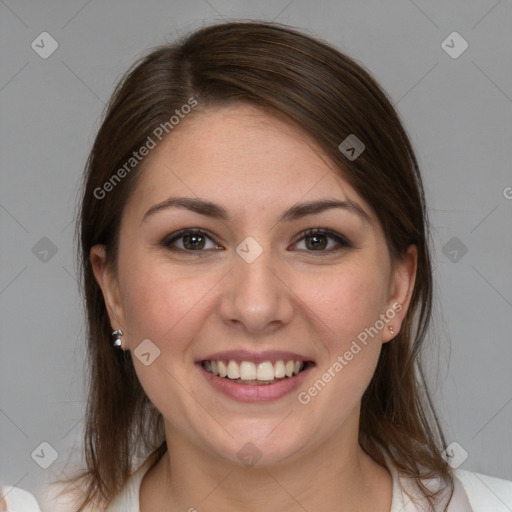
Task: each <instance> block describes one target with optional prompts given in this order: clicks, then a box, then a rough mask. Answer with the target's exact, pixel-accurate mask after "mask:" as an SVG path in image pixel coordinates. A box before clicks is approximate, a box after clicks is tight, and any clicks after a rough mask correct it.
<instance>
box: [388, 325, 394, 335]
mask: <svg viewBox="0 0 512 512" xmlns="http://www.w3.org/2000/svg"><path fill="white" fill-rule="evenodd" d="M389 332H390V333H391V334H392V335H393V334H395V330H394V329H393V326H392V325H390V326H389Z"/></svg>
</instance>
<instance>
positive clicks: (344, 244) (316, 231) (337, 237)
mask: <svg viewBox="0 0 512 512" xmlns="http://www.w3.org/2000/svg"><path fill="white" fill-rule="evenodd" d="M187 234H192V235H193V234H198V235H203V236H205V237H206V238H208V239H209V240H210V241H212V242H213V243H214V244H215V245H216V246H217V248H216V249H202V250H196V251H194V250H187V249H182V248H180V247H174V246H173V245H172V244H173V243H174V242H176V241H177V240H180V239H181V238H182V237H183V236H185V235H187ZM315 235H321V236H326V237H328V238H331V239H332V240H334V241H335V242H336V244H337V246H335V247H331V248H330V249H324V250H318V251H314V250H306V251H305V252H308V253H313V254H315V253H316V254H318V255H321V254H326V253H327V254H329V253H332V252H336V251H339V250H341V249H343V248H351V247H353V245H352V243H351V242H350V240H349V239H348V238H347V237H346V236H344V235H342V234H341V233H338V232H337V231H333V230H330V229H327V228H318V227H317V228H309V229H305V230H303V231H301V232H300V233H298V234H297V235H296V237H295V239H296V240H295V242H294V243H293V244H292V245H291V247H294V246H296V245H297V244H298V243H299V242H301V241H302V240H303V239H305V238H307V237H312V236H315ZM215 238H216V237H214V236H213V235H211V234H210V233H209V232H208V231H206V230H204V229H202V228H184V229H181V230H179V231H176V232H174V233H171V234H170V235H167V236H166V237H165V238H164V239H163V240H162V242H161V245H162V246H163V247H165V248H167V249H169V250H174V251H177V252H184V253H192V254H193V253H196V254H198V253H204V252H206V253H207V252H209V251H212V250H220V249H218V247H219V246H220V244H219V243H218V242H217V241H216V239H215Z"/></svg>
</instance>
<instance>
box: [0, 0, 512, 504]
mask: <svg viewBox="0 0 512 512" xmlns="http://www.w3.org/2000/svg"><path fill="white" fill-rule="evenodd" d="M241 18H256V19H269V20H277V21H280V22H282V23H289V24H292V25H295V26H297V27H299V28H302V29H305V30H307V31H310V32H311V33H312V34H314V35H315V34H316V35H318V36H320V37H322V38H324V39H326V40H328V41H329V42H331V43H333V44H334V45H336V46H337V47H338V48H339V49H341V50H343V51H346V52H347V53H348V54H349V55H351V56H352V57H354V58H355V59H357V60H358V61H359V62H361V63H362V64H363V65H365V66H366V67H367V68H368V69H369V70H370V71H371V72H372V73H373V74H374V76H375V77H376V78H377V80H378V81H379V82H380V83H381V84H382V86H383V87H384V88H385V90H386V91H387V92H388V93H389V95H390V97H391V98H392V100H393V101H394V103H395V105H396V106H397V108H398V110H399V113H400V115H401V116H402V119H403V121H404V124H405V127H406V129H407V130H408V132H409V134H410V136H411V139H412V142H413V144H414V146H415V149H416V151H417V156H418V158H419V161H420V165H421V167H422V171H423V176H424V180H425V185H426V189H427V194H428V200H429V204H430V211H431V220H432V225H433V232H432V236H433V241H434V266H435V278H436V283H437V286H438V288H437V300H436V324H435V328H434V330H433V331H432V337H433V338H434V339H437V340H438V345H439V347H437V348H436V346H435V344H434V345H433V349H432V357H431V358H430V360H431V365H430V366H431V369H432V374H431V375H432V380H433V381H434V382H435V383H436V384H435V386H434V388H433V392H434V396H435V401H436V404H437V406H438V410H439V413H440V414H441V416H442V423H443V425H444V427H445V431H446V434H447V438H448V442H452V441H456V442H457V443H459V444H460V446H461V447H462V448H463V449H464V450H465V451H466V452H467V454H468V458H467V459H466V460H465V461H464V463H463V464H462V465H461V466H460V467H461V468H462V469H469V470H472V471H477V472H480V473H484V474H488V475H493V476H496V477H501V478H506V479H511V480H512V437H511V435H510V434H511V425H512V372H511V371H510V367H511V361H512V343H511V335H510V332H511V327H512V326H511V317H512V315H511V313H512V272H511V263H512V258H511V256H512V242H511V233H512V230H511V213H512V200H511V197H512V188H510V187H512V172H511V162H510V145H511V141H512V126H511V119H512V66H511V63H512V58H511V57H512V56H511V53H512V36H511V26H512V2H510V1H506V0H502V1H495V0H473V1H471V2H469V1H467V0H460V1H449V2H446V1H435V2H434V1H429V2H427V1H426V0H415V1H414V2H413V1H411V0H390V1H385V2H383V1H378V0H375V1H334V0H321V1H318V2H316V1H315V2H312V1H307V0H292V1H290V0H279V1H277V0H276V1H269V0H267V1H257V2H249V1H247V0H246V1H243V0H238V1H236V0H232V1H228V0H176V1H173V2H164V1H161V0H159V1H157V0H152V1H142V0H139V1H136V0H130V1H124V2H121V1H107V2H100V1H99V0H91V1H88V2H87V1H67V2H64V1H47V2H44V3H43V2H31V1H28V0H0V20H1V21H0V23H1V25H0V27H1V32H0V55H1V74H0V102H1V117H0V119H1V120H0V146H1V155H2V159H1V189H0V226H1V268H0V321H1V335H2V341H1V347H2V354H1V368H0V384H1V387H0V390H1V391H0V433H1V453H0V479H1V480H2V482H3V483H7V484H10V485H17V486H19V487H22V488H24V489H27V490H30V491H31V492H33V493H35V494H37V493H38V490H39V488H40V487H41V486H42V485H44V483H45V482H46V481H47V480H49V479H51V478H53V477H54V476H55V475H56V474H58V473H59V471H60V470H61V469H63V468H64V463H65V462H66V460H67V458H68V456H69V454H70V453H72V452H73V451H74V450H78V448H79V443H80V439H81V437H80V436H81V429H82V416H83V407H84V402H83V400H84V386H83V381H82V377H83V361H84V350H83V342H84V340H83V320H82V310H81V304H80V298H79V295H78V291H77V283H76V277H75V275H76V270H75V268H74V257H73V251H74V248H73V225H72V221H73V215H74V209H75V202H76V192H77V187H78V183H79V179H80V175H81V172H82V169H83V166H84V163H85V160H86V157H87V154H88V151H89V149H90V147H91V144H92V141H93V137H94V134H95V131H96V130H97V129H98V126H99V116H100V114H101V111H102V109H103V106H104V103H105V102H106V101H107V99H108V97H109V95H110V93H111V92H112V89H113V86H114V84H115V82H116V81H117V80H118V79H119V78H120V76H121V74H122V73H123V71H124V70H126V68H127V67H128V66H129V65H130V64H131V63H132V62H133V61H134V60H135V58H136V57H138V56H139V55H141V53H143V52H144V51H145V50H146V49H147V48H149V47H151V46H154V45H157V44H161V43H163V42H165V41H166V40H167V41H170V40H172V39H173V38H174V37H175V36H176V35H177V34H182V33H186V32H188V31H189V30H191V29H194V28H197V27H199V26H201V25H203V24H210V23H212V22H215V21H222V19H241ZM43 31H47V32H49V33H50V34H51V36H52V37H53V38H54V39H55V40H56V41H57V42H58V45H59V46H58V49H57V50H56V51H55V52H54V53H53V54H52V55H51V56H50V57H48V58H47V59H43V58H41V57H40V56H39V55H38V54H37V53H36V52H35V51H34V50H33V49H32V48H31V43H32V41H34V40H36V38H37V37H38V36H39V34H40V33H41V32H43ZM453 31H457V32H459V33H460V34H461V36H462V37H463V38H464V39H465V40H466V41H467V42H468V44H469V47H468V49H467V50H466V51H465V52H464V53H462V55H460V56H459V57H458V58H455V59H454V58H452V57H450V56H449V55H448V54H447V53H446V51H445V50H444V49H443V48H442V46H441V43H442V42H443V40H445V39H446V38H447V36H448V35H449V34H451V33H452V32H453ZM38 40H39V41H40V39H38ZM38 40H36V42H37V41H38ZM448 41H449V40H448ZM448 44H450V45H452V46H453V45H455V49H458V48H460V45H459V43H458V42H457V43H455V42H454V43H451V42H449V43H448ZM46 48H48V46H46ZM43 237H46V238H48V239H49V240H50V241H51V242H52V244H54V246H55V248H56V249H57V252H56V253H55V254H54V255H52V252H51V244H49V242H48V241H47V240H43V241H41V242H39V241H40V239H41V238H43ZM454 237H456V238H455V240H451V239H452V238H454ZM450 240H451V241H450ZM38 242H39V245H36V244H37V243H38ZM447 244H448V245H447ZM34 246H35V248H34ZM464 247H466V248H467V253H465V254H463V253H464ZM443 248H444V249H443ZM45 249H46V250H48V249H50V252H48V253H45V252H44V250H45ZM461 256H462V257H461ZM437 349H439V353H438V354H437V353H436V350H437ZM436 354H437V355H436ZM43 441H46V442H48V443H49V444H50V445H51V446H52V447H53V448H54V449H55V450H56V451H57V452H58V453H59V457H58V459H57V460H56V462H55V463H54V464H53V465H51V466H50V467H49V468H48V469H43V468H41V467H40V466H39V465H38V464H36V462H35V460H33V458H32V457H31V453H32V452H33V451H34V450H35V449H36V448H37V447H38V446H39V445H40V443H41V442H43ZM40 450H41V449H40V448H39V449H38V451H37V450H36V453H41V451H40ZM43 451H44V446H43ZM49 453H50V452H49V450H48V449H46V451H45V457H48V456H49V455H48V454H49ZM454 453H455V454H456V457H459V458H460V457H461V456H462V455H464V452H462V451H461V448H456V451H455V452H454ZM42 458H43V457H40V459H41V460H42ZM462 458H463V457H462Z"/></svg>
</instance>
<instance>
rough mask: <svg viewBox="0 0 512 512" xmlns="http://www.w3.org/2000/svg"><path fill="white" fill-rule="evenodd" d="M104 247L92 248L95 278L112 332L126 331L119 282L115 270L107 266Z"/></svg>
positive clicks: (91, 255) (91, 258)
mask: <svg viewBox="0 0 512 512" xmlns="http://www.w3.org/2000/svg"><path fill="white" fill-rule="evenodd" d="M106 256H107V253H106V250H105V246H104V245H94V246H93V247H92V248H91V252H90V260H91V265H92V269H93V272H94V277H95V278H96V281H97V283H98V285H99V287H100V288H101V291H102V292H103V298H104V299H105V304H106V306H107V312H108V316H109V318H110V326H111V327H112V330H113V331H114V330H116V329H122V330H125V327H124V326H125V314H124V307H123V303H122V301H121V294H120V291H119V282H118V278H117V275H116V274H115V272H114V270H113V269H112V268H111V267H110V266H109V265H107V264H106Z"/></svg>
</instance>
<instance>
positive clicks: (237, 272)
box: [219, 249, 293, 334]
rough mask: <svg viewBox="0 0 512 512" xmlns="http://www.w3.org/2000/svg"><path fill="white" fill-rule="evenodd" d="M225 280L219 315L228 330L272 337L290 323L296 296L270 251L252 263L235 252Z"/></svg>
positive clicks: (264, 251) (264, 252) (263, 253)
mask: <svg viewBox="0 0 512 512" xmlns="http://www.w3.org/2000/svg"><path fill="white" fill-rule="evenodd" d="M223 281H224V288H223V290H222V296H221V298H220V304H219V314H220V316H221V318H222V320H223V322H225V323H226V324H228V325H229V327H231V328H233V327H237V328H239V329H240V330H243V331H245V332H246V333H251V334H270V333H272V332H274V331H275V330H277V329H279V328H280V327H282V326H284V325H286V324H288V323H289V322H290V320H291V318H292V315H293V293H292V291H291V290H290V287H289V284H288V283H287V282H286V276H284V274H283V272H282V270H281V272H280V270H279V265H277V264H276V262H275V261H274V262H272V255H271V254H270V251H269V250H268V249H266V250H265V249H264V250H263V252H262V253H261V254H260V256H259V257H258V258H257V259H256V260H255V261H253V262H252V263H248V262H247V261H245V260H244V259H243V258H242V257H240V256H239V255H238V254H236V253H235V254H234V255H233V264H232V267H231V270H230V272H229V273H228V275H227V276H226V279H225V280H223Z"/></svg>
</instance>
